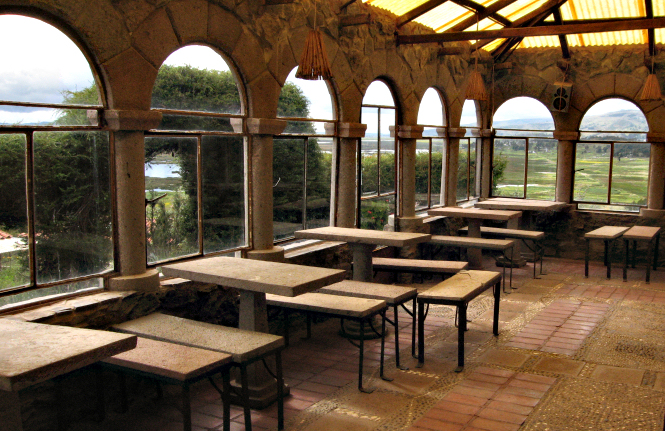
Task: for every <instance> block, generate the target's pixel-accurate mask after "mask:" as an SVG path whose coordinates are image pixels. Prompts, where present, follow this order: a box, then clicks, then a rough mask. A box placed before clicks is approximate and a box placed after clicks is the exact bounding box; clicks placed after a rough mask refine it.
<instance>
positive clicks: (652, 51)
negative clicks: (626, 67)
mask: <svg viewBox="0 0 665 431" xmlns="http://www.w3.org/2000/svg"><path fill="white" fill-rule="evenodd" d="M644 9H645V11H646V16H647V18H653V3H652V0H644ZM647 39H648V41H649V55H651V56H654V55H656V31H655V30H654V29H652V28H650V29H648V30H647Z"/></svg>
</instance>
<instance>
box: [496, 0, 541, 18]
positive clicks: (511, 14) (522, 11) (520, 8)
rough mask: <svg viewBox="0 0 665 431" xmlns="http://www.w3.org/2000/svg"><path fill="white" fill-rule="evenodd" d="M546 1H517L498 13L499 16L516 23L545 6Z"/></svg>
mask: <svg viewBox="0 0 665 431" xmlns="http://www.w3.org/2000/svg"><path fill="white" fill-rule="evenodd" d="M546 1H547V0H517V1H516V2H515V3H513V4H511V5H509V6H507V7H504V8H503V9H501V10H500V11H499V14H500V15H503V16H504V17H506V18H508V19H509V20H511V21H517V20H518V19H520V18H522V17H523V16H524V15H527V14H529V13H531V12H533V11H534V10H536V9H538V8H539V7H541V6H542V5H544V4H545V2H546Z"/></svg>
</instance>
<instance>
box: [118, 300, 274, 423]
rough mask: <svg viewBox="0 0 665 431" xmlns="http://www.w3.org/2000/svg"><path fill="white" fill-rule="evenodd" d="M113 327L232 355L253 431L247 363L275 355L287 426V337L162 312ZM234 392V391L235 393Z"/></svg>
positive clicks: (242, 401)
mask: <svg viewBox="0 0 665 431" xmlns="http://www.w3.org/2000/svg"><path fill="white" fill-rule="evenodd" d="M112 329H113V330H115V331H119V332H125V333H129V334H134V335H138V336H140V337H144V338H149V339H152V340H158V341H164V342H168V343H175V344H181V345H184V346H190V347H197V348H201V349H204V350H211V351H213V352H220V353H227V354H229V355H231V358H232V360H231V364H232V365H233V366H236V367H238V368H240V376H241V377H240V380H241V381H240V387H241V396H240V398H239V399H238V401H239V402H240V403H241V404H242V405H243V409H244V414H245V429H246V430H247V431H251V427H252V419H251V413H250V408H251V407H252V406H251V405H250V400H249V380H248V374H247V366H248V365H250V364H252V363H254V362H256V361H260V360H262V359H265V358H266V357H268V356H272V355H274V356H275V368H276V370H275V373H274V374H273V373H272V372H271V371H270V370H268V372H269V373H270V374H271V375H274V376H275V379H276V381H277V382H276V387H277V394H276V399H277V412H278V413H277V414H278V428H279V429H284V396H283V393H284V379H283V376H282V356H281V352H282V350H283V349H284V347H285V344H284V338H283V337H280V336H277V335H271V334H265V333H262V332H253V331H246V330H243V329H238V328H230V327H228V326H221V325H214V324H212V323H205V322H197V321H195V320H190V319H183V318H181V317H176V316H169V315H166V314H162V313H152V314H149V315H147V316H144V317H140V318H138V319H134V320H130V321H128V322H124V323H121V324H119V325H114V326H113V327H112ZM232 395H233V394H232Z"/></svg>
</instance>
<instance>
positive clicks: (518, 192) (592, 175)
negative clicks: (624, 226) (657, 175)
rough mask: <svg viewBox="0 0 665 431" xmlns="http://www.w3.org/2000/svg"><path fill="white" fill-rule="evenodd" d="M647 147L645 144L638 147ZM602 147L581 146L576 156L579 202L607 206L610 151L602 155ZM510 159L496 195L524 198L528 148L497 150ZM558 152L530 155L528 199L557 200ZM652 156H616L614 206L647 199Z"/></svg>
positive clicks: (643, 202) (496, 152)
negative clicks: (525, 158)
mask: <svg viewBox="0 0 665 431" xmlns="http://www.w3.org/2000/svg"><path fill="white" fill-rule="evenodd" d="M635 145H643V144H635ZM597 148H598V144H579V145H578V148H577V154H576V163H575V171H576V172H575V179H574V181H575V182H574V192H573V197H574V199H575V200H576V201H585V202H599V203H607V188H608V178H609V177H608V173H609V169H610V157H609V152H598V151H597ZM497 155H499V156H500V157H503V158H505V159H507V165H506V169H505V171H504V172H505V174H504V177H503V179H502V180H501V182H500V183H499V184H497V187H496V188H495V190H494V195H496V196H506V197H511V196H515V197H522V193H523V186H522V185H523V184H524V149H521V150H514V149H512V148H510V147H508V146H506V145H503V146H501V147H500V148H495V157H496V156H497ZM556 162H557V153H556V151H542V150H541V151H534V152H530V153H529V172H528V175H527V196H526V197H527V198H529V199H548V200H553V199H554V191H555V184H556ZM648 176H649V157H648V156H647V155H643V156H639V157H638V156H634V157H621V159H619V158H618V157H614V160H613V166H612V198H611V202H610V203H612V204H618V205H619V204H624V205H626V204H627V205H643V204H645V203H646V197H647V181H648Z"/></svg>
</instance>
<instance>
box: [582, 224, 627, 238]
mask: <svg viewBox="0 0 665 431" xmlns="http://www.w3.org/2000/svg"><path fill="white" fill-rule="evenodd" d="M628 229H629V228H627V227H624V226H603V227H599V228H598V229H595V230H592V231H591V232H587V233H585V234H584V238H592V239H593V238H596V239H616V238H618V237H620V236H621V235H623V233H624V232H626V231H627V230H628Z"/></svg>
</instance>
